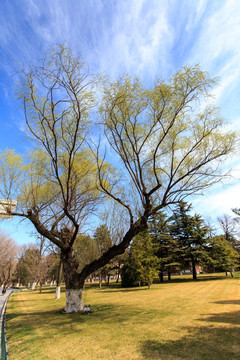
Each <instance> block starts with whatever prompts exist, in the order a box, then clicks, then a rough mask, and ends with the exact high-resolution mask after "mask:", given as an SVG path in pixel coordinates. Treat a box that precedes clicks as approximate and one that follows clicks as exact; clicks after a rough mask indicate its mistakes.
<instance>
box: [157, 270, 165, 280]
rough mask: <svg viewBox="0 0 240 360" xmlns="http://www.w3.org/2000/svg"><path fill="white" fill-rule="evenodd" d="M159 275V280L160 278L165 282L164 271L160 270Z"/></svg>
mask: <svg viewBox="0 0 240 360" xmlns="http://www.w3.org/2000/svg"><path fill="white" fill-rule="evenodd" d="M158 275H159V280H160V282H163V281H164V280H163V272H162V271H160V272H159V274H158Z"/></svg>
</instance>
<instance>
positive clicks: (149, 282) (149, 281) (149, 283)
mask: <svg viewBox="0 0 240 360" xmlns="http://www.w3.org/2000/svg"><path fill="white" fill-rule="evenodd" d="M150 287H151V280H150V279H148V289H150Z"/></svg>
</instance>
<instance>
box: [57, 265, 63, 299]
mask: <svg viewBox="0 0 240 360" xmlns="http://www.w3.org/2000/svg"><path fill="white" fill-rule="evenodd" d="M61 277H62V261H61V260H60V264H59V268H58V277H57V286H56V293H55V299H60V296H61V286H60V284H61Z"/></svg>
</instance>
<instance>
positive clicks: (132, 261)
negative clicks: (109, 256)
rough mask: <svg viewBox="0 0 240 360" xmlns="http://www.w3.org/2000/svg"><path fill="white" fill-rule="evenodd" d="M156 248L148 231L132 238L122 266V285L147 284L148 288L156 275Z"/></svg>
mask: <svg viewBox="0 0 240 360" xmlns="http://www.w3.org/2000/svg"><path fill="white" fill-rule="evenodd" d="M156 250H157V249H156V244H155V243H154V242H153V239H152V237H151V235H150V234H149V232H148V231H144V232H142V233H141V234H139V235H137V236H136V237H135V238H134V240H133V242H132V244H131V249H130V252H129V256H128V259H127V260H126V262H125V264H124V266H123V268H122V286H123V287H132V286H137V285H139V286H142V285H148V288H150V286H151V284H152V282H153V278H154V276H156V275H157V268H158V258H157V256H156V255H155V253H156Z"/></svg>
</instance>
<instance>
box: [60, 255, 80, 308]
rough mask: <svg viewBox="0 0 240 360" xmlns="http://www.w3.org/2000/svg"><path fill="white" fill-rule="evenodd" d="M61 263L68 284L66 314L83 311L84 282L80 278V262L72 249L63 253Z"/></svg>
mask: <svg viewBox="0 0 240 360" xmlns="http://www.w3.org/2000/svg"><path fill="white" fill-rule="evenodd" d="M61 261H62V265H63V274H64V280H65V284H66V306H65V308H64V310H63V312H65V313H75V312H78V311H82V310H83V300H82V295H83V287H84V280H83V279H80V278H79V273H78V272H77V270H78V262H77V260H76V258H75V256H74V252H73V249H72V248H69V249H67V250H65V251H64V250H62V251H61Z"/></svg>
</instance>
